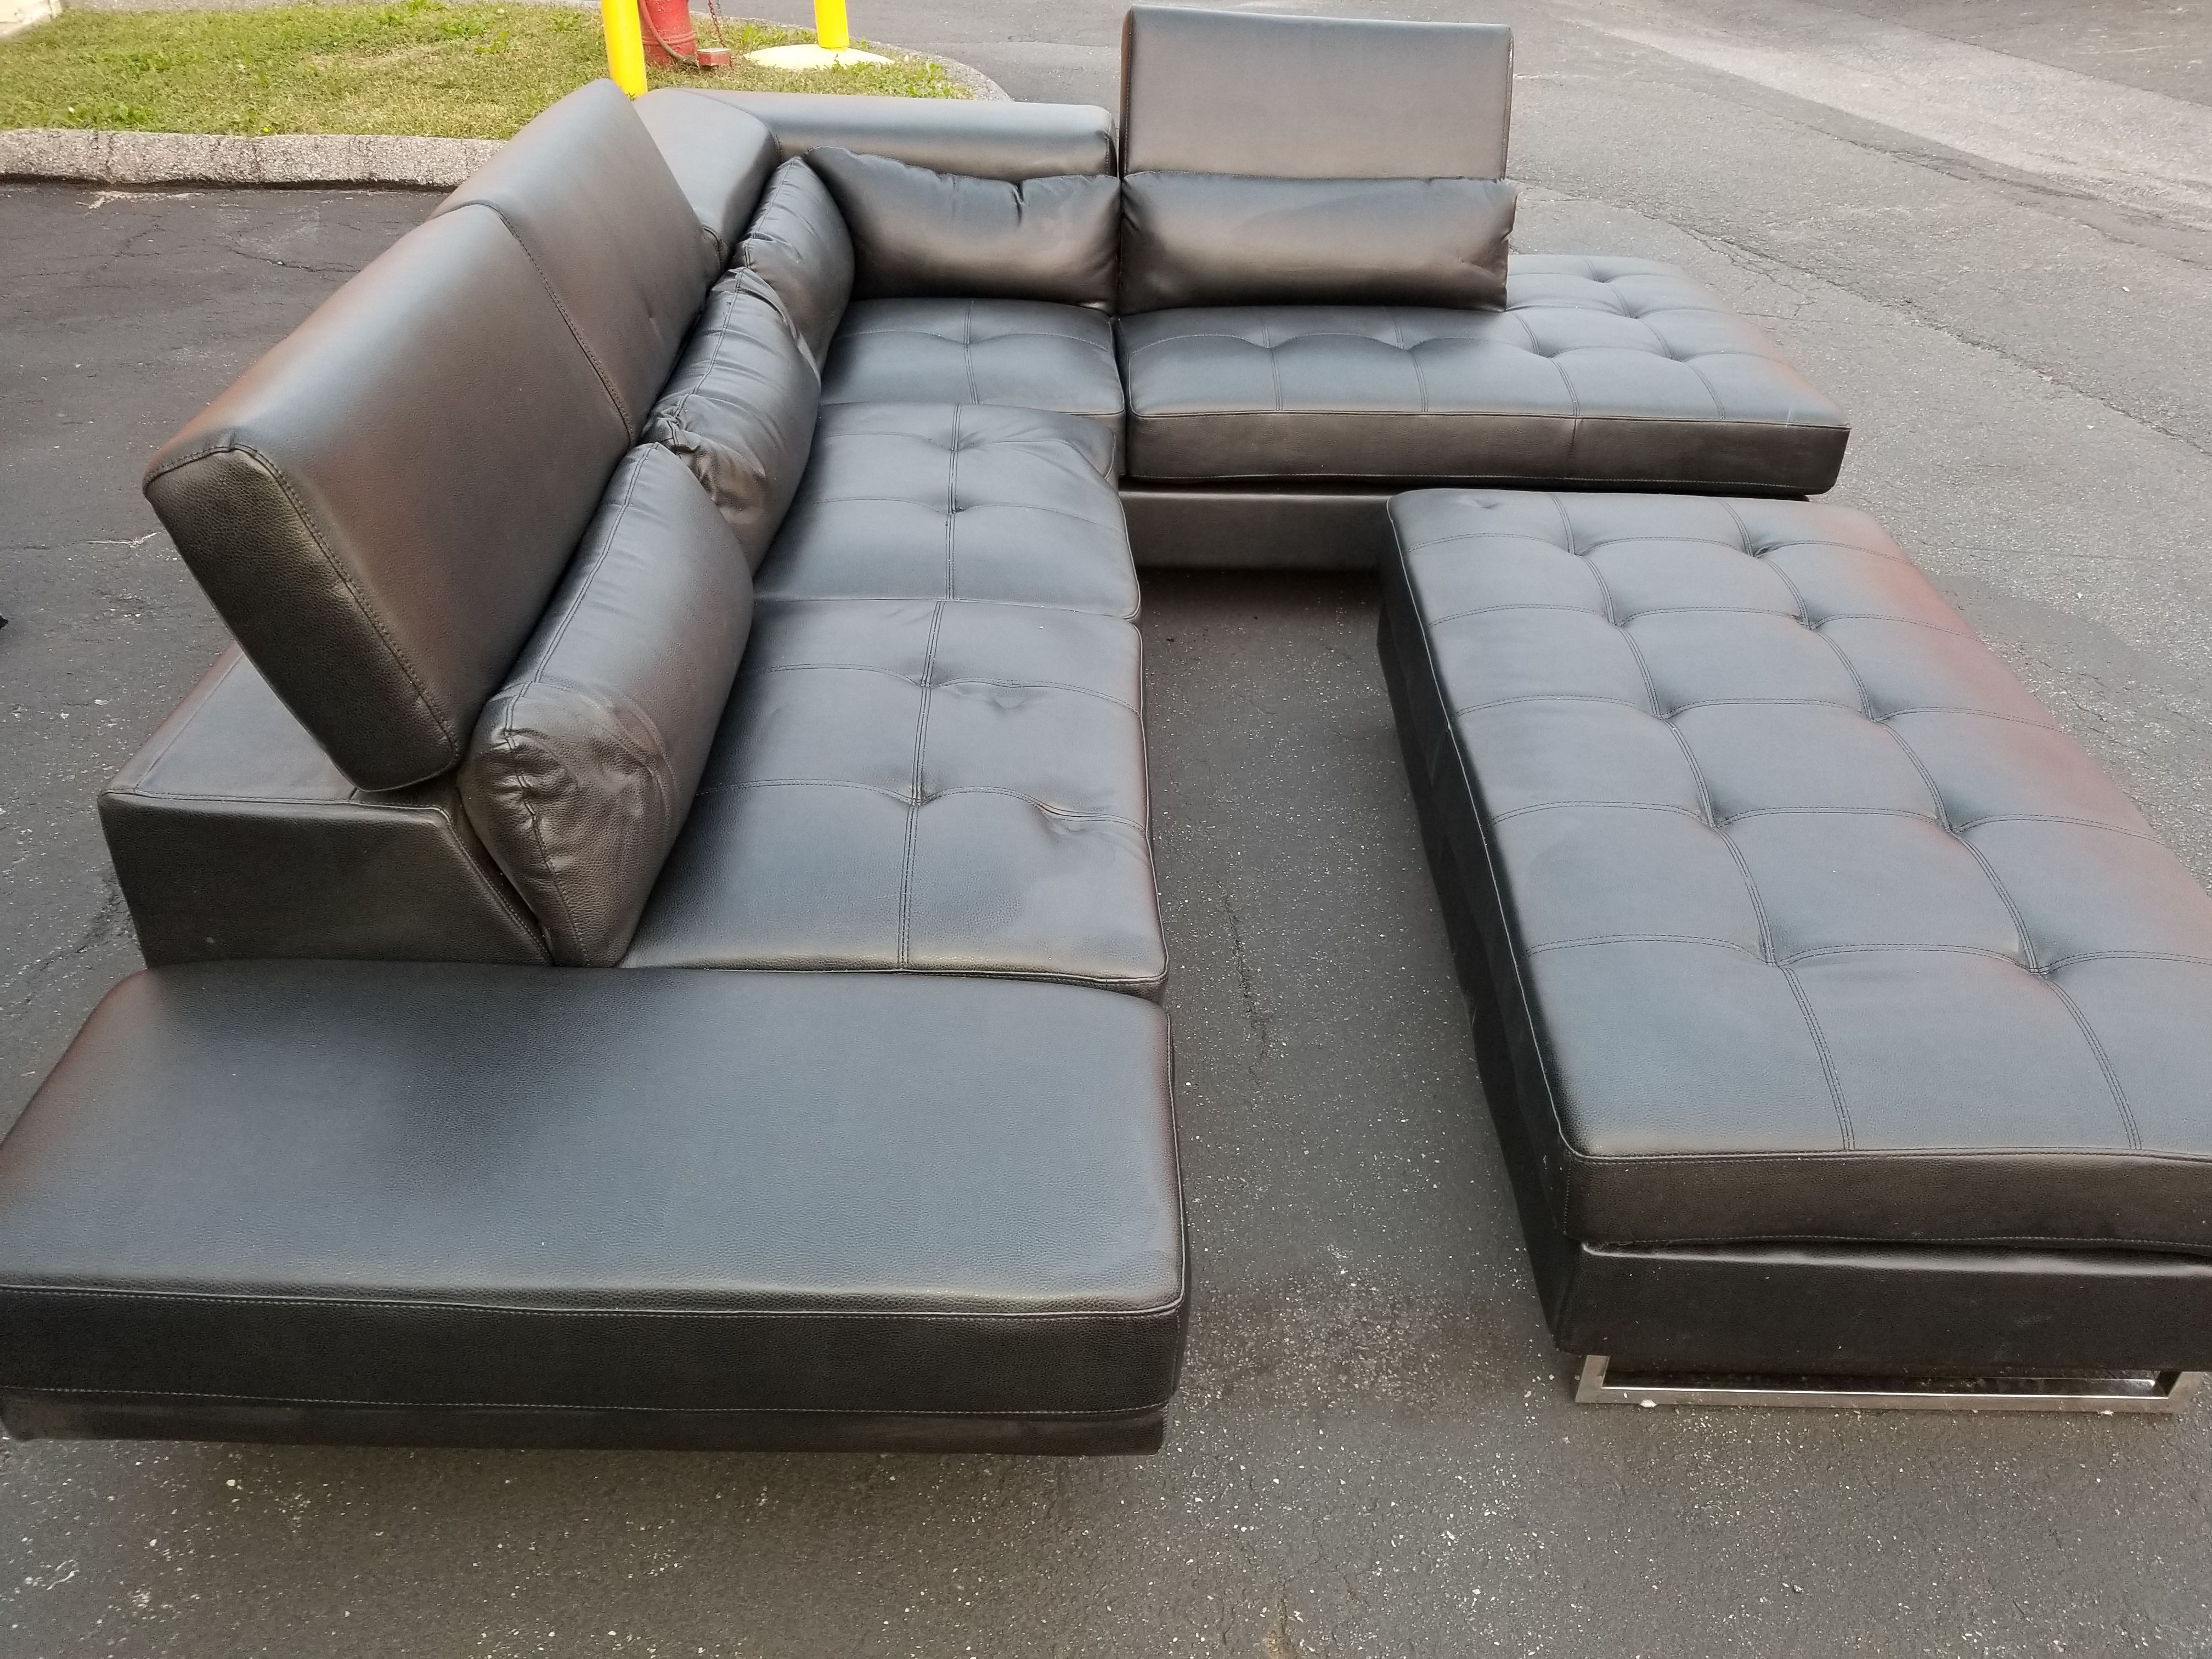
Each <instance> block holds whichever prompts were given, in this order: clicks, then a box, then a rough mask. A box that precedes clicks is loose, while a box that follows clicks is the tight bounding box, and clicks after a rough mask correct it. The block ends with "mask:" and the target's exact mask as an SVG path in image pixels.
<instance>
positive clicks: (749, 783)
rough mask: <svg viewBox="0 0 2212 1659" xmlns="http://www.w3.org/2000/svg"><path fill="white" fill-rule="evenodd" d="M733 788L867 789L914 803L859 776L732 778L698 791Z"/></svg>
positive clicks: (718, 791) (710, 792)
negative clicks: (866, 781)
mask: <svg viewBox="0 0 2212 1659" xmlns="http://www.w3.org/2000/svg"><path fill="white" fill-rule="evenodd" d="M732 789H865V790H866V791H867V792H868V793H870V794H872V795H881V796H882V797H883V798H884V799H885V800H895V801H897V802H899V803H900V804H901V805H913V800H912V797H911V796H910V795H909V794H908V792H906V791H904V790H900V789H893V788H891V787H890V786H889V785H888V784H881V783H863V782H861V781H860V780H859V779H857V778H732V779H731V780H730V781H728V782H726V783H710V784H702V785H701V786H700V787H699V789H698V791H697V793H699V794H701V795H719V794H721V793H725V792H726V791H727V790H732Z"/></svg>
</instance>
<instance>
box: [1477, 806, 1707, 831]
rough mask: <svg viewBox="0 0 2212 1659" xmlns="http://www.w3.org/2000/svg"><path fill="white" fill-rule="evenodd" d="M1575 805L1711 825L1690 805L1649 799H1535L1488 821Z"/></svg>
mask: <svg viewBox="0 0 2212 1659" xmlns="http://www.w3.org/2000/svg"><path fill="white" fill-rule="evenodd" d="M1577 807H1603V808H1608V809H1613V810H1617V811H1623V812H1674V813H1676V814H1678V815H1680V817H1686V818H1688V819H1690V820H1691V821H1692V822H1693V823H1702V824H1704V825H1705V826H1706V827H1707V828H1708V829H1710V828H1711V826H1712V819H1711V818H1710V817H1707V816H1706V815H1705V814H1704V813H1702V812H1699V811H1697V810H1696V809H1694V808H1692V807H1688V806H1676V805H1672V804H1671V803H1669V802H1666V801H1650V800H1543V801H1535V802H1533V803H1531V804H1530V805H1527V806H1516V807H1511V808H1509V809H1508V810H1507V811H1503V812H1493V813H1492V814H1491V815H1490V821H1491V822H1492V823H1510V822H1511V821H1512V820H1513V819H1515V818H1518V817H1527V816H1528V814H1529V813H1531V812H1559V811H1568V810H1570V809H1572V808H1577Z"/></svg>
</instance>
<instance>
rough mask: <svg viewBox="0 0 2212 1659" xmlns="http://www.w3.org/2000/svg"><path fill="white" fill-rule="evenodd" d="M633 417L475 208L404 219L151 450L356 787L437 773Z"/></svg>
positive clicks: (261, 656)
mask: <svg viewBox="0 0 2212 1659" xmlns="http://www.w3.org/2000/svg"><path fill="white" fill-rule="evenodd" d="M628 447H629V430H628V428H627V427H626V426H625V424H624V422H623V419H622V417H621V416H620V415H619V414H618V413H617V410H616V408H615V405H614V404H613V403H612V402H611V399H610V398H608V396H607V393H606V391H605V387H604V386H603V385H602V383H601V381H600V380H599V375H598V374H597V372H596V371H595V370H594V368H592V362H591V360H590V358H589V357H587V356H586V355H585V353H584V352H583V350H582V349H580V347H579V345H578V344H577V342H576V337H575V336H574V334H573V333H572V332H571V331H569V328H568V323H567V321H566V319H564V318H563V317H562V313H561V310H560V308H559V307H558V306H556V304H555V302H554V300H553V296H552V295H551V294H550V292H549V291H548V289H547V288H546V284H545V282H544V278H543V277H542V276H541V275H540V273H539V270H538V266H537V265H536V264H533V263H532V259H531V257H530V255H529V254H528V253H527V252H525V251H524V249H523V247H522V246H521V244H520V243H519V242H517V241H516V240H515V239H514V237H513V235H511V234H509V233H508V231H507V227H506V226H505V225H504V224H503V223H501V220H500V217H499V216H498V215H496V214H495V213H493V212H492V211H491V210H489V209H488V208H484V207H469V208H465V209H457V210H453V211H452V212H449V213H445V214H442V215H441V216H438V217H436V218H434V219H432V220H430V221H429V222H428V223H426V224H422V225H419V226H417V227H416V228H415V229H413V230H411V231H410V232H408V234H406V235H404V236H403V237H401V238H400V239H399V240H398V241H397V242H396V243H394V244H393V245H392V246H391V247H390V248H388V249H386V251H385V252H383V253H382V254H381V255H380V256H379V257H378V258H376V259H375V260H374V261H373V262H372V263H371V264H369V266H368V268H367V269H366V270H363V271H362V272H361V273H360V274H359V275H358V276H355V277H354V278H353V279H352V280H351V281H350V282H349V283H346V284H345V286H344V287H343V288H341V289H339V290H338V291H337V293H336V294H334V295H331V298H330V299H329V300H328V301H325V302H324V304H323V306H322V307H321V308H320V309H319V310H318V311H317V312H316V313H314V314H313V316H312V317H310V318H309V319H307V321H306V322H305V323H302V324H301V325H300V326H299V327H298V328H297V329H295V331H293V332H292V334H291V336H290V337H289V338H287V339H286V340H284V341H283V343H281V344H279V345H278V346H276V349H273V350H271V351H270V353H269V354H268V355H267V356H264V357H263V358H262V359H261V361H260V362H258V363H256V364H255V365H254V366H253V367H252V368H250V369H248V370H247V371H246V373H245V374H243V375H241V376H240V378H239V380H237V381H236V382H235V383H234V385H233V386H231V387H230V389H229V390H228V391H227V392H224V393H223V394H222V396H221V397H220V398H216V401H215V402H214V403H212V404H210V405H209V406H208V407H207V408H206V409H205V410H202V411H201V412H200V414H199V415H198V416H196V417H195V418H194V419H193V420H192V421H191V422H189V423H188V424H187V425H186V426H185V428H184V429H183V430H182V431H180V432H179V433H178V434H177V435H176V436H175V437H173V438H172V439H171V440H170V441H168V442H167V444H166V445H164V446H163V447H162V448H161V453H159V454H157V455H156V456H155V458H154V463H153V465H152V467H151V468H150V469H149V471H148V473H147V477H146V495H147V498H148V499H149V501H152V502H153V504H154V510H155V512H156V513H159V514H160V515H161V522H162V523H163V525H165V526H167V528H168V531H169V533H170V535H171V536H172V537H173V538H174V539H175V541H176V544H177V550H178V551H179V553H180V554H182V555H183V556H184V560H185V563H186V564H187V565H189V566H190V567H191V571H192V574H194V575H195V576H197V577H198V578H199V581H200V585H201V586H203V587H204V588H205V589H206V590H207V593H208V597H209V598H210V599H212V600H213V601H214V603H215V607H216V610H217V611H220V612H222V618H223V620H224V622H226V623H228V624H229V626H230V629H231V632H232V633H233V634H234V635H236V636H237V638H238V641H239V642H240V644H241V645H242V646H244V647H246V654H247V655H249V656H250V657H252V659H253V662H254V665H255V666H256V667H258V669H260V671H261V672H262V675H263V677H264V678H266V679H267V680H268V682H269V684H270V686H271V687H272V688H273V689H274V690H276V695H277V696H279V697H281V698H283V701H284V703H285V705H286V706H287V707H288V708H290V709H291V711H292V712H293V714H295V715H296V716H298V718H299V720H300V723H301V725H303V726H306V727H307V729H308V731H310V732H313V734H314V736H315V738H316V740H317V741H318V742H319V743H320V744H322V745H323V747H324V748H325V750H327V751H328V752H329V754H330V757H331V759H332V760H333V761H335V762H337V764H338V766H339V767H340V768H341V769H343V771H344V772H345V774H346V775H347V776H348V777H349V778H351V779H352V780H353V781H355V782H356V783H357V784H359V785H361V786H362V787H363V788H367V789H396V788H398V787H401V786H403V785H405V784H410V783H416V782H419V781H422V779H424V778H428V777H435V776H436V775H438V774H440V773H441V772H445V771H447V770H449V769H451V768H452V767H453V765H454V764H455V763H457V762H458V761H459V759H460V757H461V751H462V750H463V748H464V747H465V745H466V744H467V742H468V736H469V732H470V729H471V727H472V726H474V725H475V723H476V718H477V711H478V710H479V709H480V708H483V702H484V699H485V698H486V697H487V696H489V695H490V694H491V691H492V690H493V688H494V687H495V686H497V685H498V684H499V683H500V682H501V679H503V678H505V676H506V673H507V666H508V665H509V664H511V663H512V662H513V660H514V654H515V653H516V652H517V651H518V650H520V648H521V647H522V643H523V641H525V640H526V639H527V638H528V637H529V636H530V631H531V629H532V627H533V626H534V625H535V624H536V623H537V621H538V612H539V611H542V610H544V605H545V599H546V596H547V595H548V594H549V593H550V592H552V590H553V586H554V584H555V583H556V582H557V581H558V580H560V577H561V572H562V569H563V568H565V567H566V566H567V564H568V556H569V554H570V553H571V552H572V551H573V550H574V547H575V544H576V538H577V537H578V536H579V535H580V534H581V533H582V531H583V528H584V526H585V525H586V523H588V522H589V521H590V519H591V516H592V510H593V508H594V507H596V506H597V504H598V501H599V492H600V490H601V489H602V488H603V487H604V486H605V483H606V480H607V476H608V474H609V473H610V472H611V471H612V470H613V468H614V465H615V463H616V462H617V460H619V459H621V458H622V454H623V451H624V450H625V449H627V448H628Z"/></svg>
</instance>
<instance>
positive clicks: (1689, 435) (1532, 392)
mask: <svg viewBox="0 0 2212 1659" xmlns="http://www.w3.org/2000/svg"><path fill="white" fill-rule="evenodd" d="M1118 327H1119V330H1120V337H1121V362H1122V367H1123V371H1124V373H1125V374H1126V375H1127V382H1128V388H1129V424H1128V434H1127V456H1128V470H1129V473H1130V475H1131V476H1132V477H1139V478H1153V479H1189V480H1193V481H1226V480H1231V479H1240V478H1249V479H1255V480H1259V479H1284V478H1306V477H1313V478H1322V477H1334V478H1393V479H1404V480H1409V481H1413V480H1418V481H1425V482H1441V481H1446V480H1460V479H1464V480H1468V481H1476V482H1500V483H1571V484H1575V485H1577V486H1583V487H1590V486H1599V485H1609V486H1627V487H1634V486H1638V485H1663V486H1666V487H1669V488H1680V489H1699V490H1708V489H1726V490H1771V491H1776V492H1786V493H1789V494H1793V495H1798V494H1802V495H1817V494H1819V493H1820V492H1821V491H1822V490H1825V489H1828V488H1829V487H1830V486H1832V484H1833V483H1835V481H1836V473H1837V471H1838V468H1840V467H1841V465H1843V456H1844V444H1845V442H1846V441H1848V439H1849V438H1850V424H1849V422H1847V421H1846V420H1845V419H1844V415H1843V412H1842V411H1841V410H1838V408H1837V407H1836V406H1835V405H1834V404H1832V403H1831V402H1829V401H1828V399H1827V398H1825V397H1823V396H1821V394H1820V392H1817V391H1815V390H1814V388H1813V386H1811V385H1810V384H1809V383H1808V381H1807V380H1805V379H1804V377H1803V376H1802V375H1801V374H1798V373H1797V371H1796V370H1795V369H1794V368H1790V365H1789V363H1788V362H1785V361H1784V359H1783V357H1782V356H1781V354H1780V353H1778V351H1776V350H1775V349H1774V347H1773V346H1772V345H1771V344H1770V343H1768V342H1767V341H1766V339H1765V337H1763V336H1761V335H1760V334H1759V331H1757V330H1756V329H1754V328H1753V327H1752V326H1751V325H1750V324H1748V323H1747V322H1745V321H1744V320H1743V319H1741V318H1740V317H1737V316H1735V314H1733V313H1730V312H1729V311H1728V310H1726V309H1725V308H1723V307H1722V306H1721V304H1720V302H1719V301H1717V300H1716V299H1714V298H1713V296H1712V295H1711V294H1709V293H1707V292H1706V291H1705V289H1702V288H1700V287H1699V285H1698V284H1697V283H1693V282H1692V281H1691V280H1690V279H1689V278H1688V277H1687V276H1684V275H1683V274H1682V273H1681V272H1680V271H1679V270H1675V269H1674V267H1672V266H1670V265H1662V264H1655V263H1654V262H1652V261H1650V260H1646V259H1625V258H1623V259H1610V258H1581V257H1579V256H1571V255H1549V254H1545V255H1515V256H1514V257H1513V258H1512V259H1511V261H1510V275H1509V280H1508V291H1507V298H1506V304H1505V308H1504V310H1502V311H1443V310H1419V309H1413V308H1410V307H1318V306H1316V307H1292V306H1279V307H1222V308H1215V309H1198V310H1190V311H1163V312H1152V313H1146V314H1144V315H1141V316H1135V317H1124V318H1122V319H1121V320H1120V323H1119V325H1118Z"/></svg>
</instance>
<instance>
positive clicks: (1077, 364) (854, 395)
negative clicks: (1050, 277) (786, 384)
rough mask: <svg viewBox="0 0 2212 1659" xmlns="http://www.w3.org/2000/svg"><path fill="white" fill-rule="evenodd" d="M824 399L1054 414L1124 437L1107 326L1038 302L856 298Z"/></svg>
mask: <svg viewBox="0 0 2212 1659" xmlns="http://www.w3.org/2000/svg"><path fill="white" fill-rule="evenodd" d="M822 401H823V404H824V405H825V406H826V405H829V404H1000V405H1001V406H1003V407H1006V408H1009V409H1046V410H1057V411H1059V412H1060V413H1061V414H1063V415H1084V416H1089V417H1090V418H1091V420H1093V421H1096V422H1097V423H1098V424H1099V425H1100V426H1102V427H1103V428H1106V430H1107V431H1108V432H1109V433H1110V434H1112V435H1113V437H1114V441H1115V447H1116V449H1117V450H1118V448H1119V447H1120V444H1121V410H1122V398H1121V370H1120V369H1119V368H1117V367H1116V366H1115V361H1114V325H1113V324H1112V323H1111V322H1109V320H1108V319H1107V317H1106V314H1105V313H1103V312H1099V311H1092V310H1091V309H1090V308H1088V307H1084V306H1068V305H1054V304H1052V303H1050V302H1048V301H1042V300H862V301H857V302H855V303H854V305H852V306H851V307H848V309H847V311H846V313H845V322H844V326H843V327H842V328H841V329H839V330H838V331H837V337H836V340H835V341H834V342H833V343H831V345H830V348H829V364H828V366H827V367H826V368H824V370H823V378H822Z"/></svg>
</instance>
